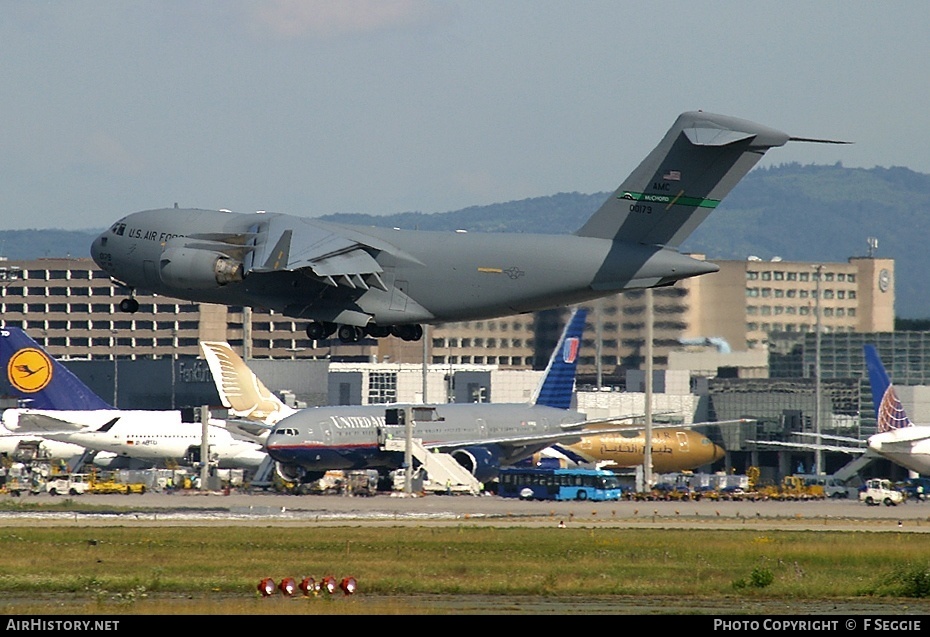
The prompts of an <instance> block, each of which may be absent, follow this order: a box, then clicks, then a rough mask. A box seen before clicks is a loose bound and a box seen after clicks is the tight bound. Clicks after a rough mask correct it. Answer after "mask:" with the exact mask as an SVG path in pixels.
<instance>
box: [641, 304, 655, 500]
mask: <svg viewBox="0 0 930 637" xmlns="http://www.w3.org/2000/svg"><path fill="white" fill-rule="evenodd" d="M652 340H653V335H652V288H646V347H645V351H646V387H645V389H646V396H645V403H646V404H645V416H646V430H645V432H644V433H643V438H644V440H643V474H644V475H643V491H649V490H651V489H652Z"/></svg>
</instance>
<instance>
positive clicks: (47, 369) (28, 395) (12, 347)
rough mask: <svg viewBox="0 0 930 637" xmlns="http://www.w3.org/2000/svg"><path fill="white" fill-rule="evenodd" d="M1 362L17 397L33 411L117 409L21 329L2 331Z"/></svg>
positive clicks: (0, 333)
mask: <svg viewBox="0 0 930 637" xmlns="http://www.w3.org/2000/svg"><path fill="white" fill-rule="evenodd" d="M0 361H2V365H3V367H4V368H5V369H6V378H7V381H8V382H9V384H10V388H11V389H12V391H13V394H14V395H15V396H18V397H19V398H21V399H22V400H23V403H24V404H23V406H24V407H28V408H31V409H57V410H61V409H67V410H74V411H84V410H91V409H113V407H112V406H111V405H109V404H108V403H107V402H106V401H104V400H103V399H102V398H100V396H98V395H97V394H95V393H94V392H93V391H91V389H90V387H88V386H87V385H85V384H84V383H83V382H81V381H80V379H78V377H77V376H75V375H74V374H73V373H71V371H70V370H69V369H68V368H67V367H65V366H64V365H62V364H61V363H59V362H58V361H56V360H55V359H53V358H52V357H51V356H49V354H48V352H46V351H45V350H44V349H42V347H41V346H40V345H39V344H38V343H36V342H35V341H34V340H32V339H31V338H29V336H28V335H27V334H26V333H25V332H24V331H23V330H21V329H20V328H18V327H3V328H0Z"/></svg>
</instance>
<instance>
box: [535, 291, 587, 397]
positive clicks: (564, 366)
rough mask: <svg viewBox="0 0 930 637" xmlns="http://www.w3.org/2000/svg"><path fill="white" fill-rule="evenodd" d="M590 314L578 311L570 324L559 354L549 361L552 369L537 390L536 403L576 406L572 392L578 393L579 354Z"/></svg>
mask: <svg viewBox="0 0 930 637" xmlns="http://www.w3.org/2000/svg"><path fill="white" fill-rule="evenodd" d="M587 315H588V311H587V310H586V309H584V308H576V309H575V311H574V312H573V313H572V316H571V318H570V319H569V321H568V324H567V325H566V326H565V329H564V330H563V331H562V337H561V338H560V339H559V342H558V345H556V348H555V351H553V352H552V356H551V357H550V358H549V365H548V366H547V367H546V373H545V374H544V375H543V379H542V382H541V383H540V385H539V387H538V388H537V389H536V395H535V396H534V398H533V402H534V403H535V404H537V405H543V406H546V407H556V408H557V409H568V408H570V407H571V404H572V392H573V391H574V389H575V369H576V368H577V367H578V353H579V351H580V349H581V334H582V332H584V324H585V319H586V318H587Z"/></svg>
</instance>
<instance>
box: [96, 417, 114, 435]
mask: <svg viewBox="0 0 930 637" xmlns="http://www.w3.org/2000/svg"><path fill="white" fill-rule="evenodd" d="M117 421H119V416H117V417H116V418H113V419H112V420H109V421H107V422H106V423H105V424H104V425H103V426H101V427H100V428H99V429H97V431H95V432H94V433H98V434H99V433H106V432H108V431H110V429H112V428H113V425H115V424H116V423H117Z"/></svg>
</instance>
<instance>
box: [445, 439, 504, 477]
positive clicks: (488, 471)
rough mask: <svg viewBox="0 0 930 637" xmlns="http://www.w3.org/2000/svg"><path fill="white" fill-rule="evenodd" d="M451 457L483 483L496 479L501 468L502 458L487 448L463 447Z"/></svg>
mask: <svg viewBox="0 0 930 637" xmlns="http://www.w3.org/2000/svg"><path fill="white" fill-rule="evenodd" d="M451 455H452V457H453V458H455V461H456V462H458V463H459V464H460V465H462V466H463V467H465V468H466V469H468V472H469V473H471V474H472V475H473V476H475V478H477V479H478V480H480V481H481V482H489V481H491V480H493V479H494V478H496V477H497V472H498V470H499V469H500V468H501V463H500V456H498V455H497V454H495V453H494V452H493V451H491V450H490V449H488V448H487V447H463V448H461V449H456V450H455V451H453V452H452V454H451Z"/></svg>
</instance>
